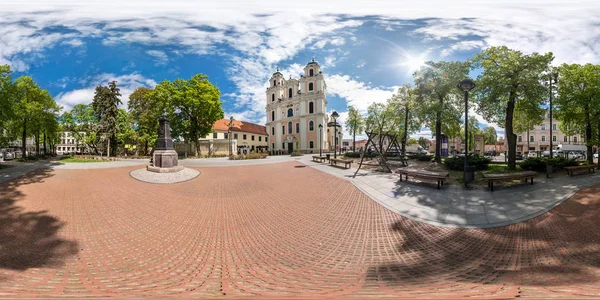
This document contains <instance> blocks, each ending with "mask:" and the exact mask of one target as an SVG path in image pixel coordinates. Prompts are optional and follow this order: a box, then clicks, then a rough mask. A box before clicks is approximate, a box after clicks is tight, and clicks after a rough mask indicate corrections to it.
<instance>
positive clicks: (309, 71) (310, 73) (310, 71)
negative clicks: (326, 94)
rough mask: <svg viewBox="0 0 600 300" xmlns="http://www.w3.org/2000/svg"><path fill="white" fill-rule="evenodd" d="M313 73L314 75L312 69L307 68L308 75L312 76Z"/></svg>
mask: <svg viewBox="0 0 600 300" xmlns="http://www.w3.org/2000/svg"><path fill="white" fill-rule="evenodd" d="M313 75H314V72H313V69H310V70H308V76H313ZM263 82H264V81H263Z"/></svg>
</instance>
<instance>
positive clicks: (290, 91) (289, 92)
mask: <svg viewBox="0 0 600 300" xmlns="http://www.w3.org/2000/svg"><path fill="white" fill-rule="evenodd" d="M288 94H289V97H290V98H292V88H290V89H289V90H288Z"/></svg>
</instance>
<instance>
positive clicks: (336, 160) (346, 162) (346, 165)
mask: <svg viewBox="0 0 600 300" xmlns="http://www.w3.org/2000/svg"><path fill="white" fill-rule="evenodd" d="M337 163H343V164H344V168H346V169H348V168H350V167H352V160H348V159H341V158H329V164H330V165H332V166H333V165H336V166H337Z"/></svg>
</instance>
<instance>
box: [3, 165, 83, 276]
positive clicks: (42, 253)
mask: <svg viewBox="0 0 600 300" xmlns="http://www.w3.org/2000/svg"><path fill="white" fill-rule="evenodd" d="M51 176H53V172H52V170H51V169H50V168H45V169H40V170H36V171H32V172H29V173H28V174H26V175H24V176H21V177H20V178H17V179H13V180H10V181H7V182H3V183H0V268H2V269H8V270H17V271H23V270H27V269H29V268H38V267H57V266H61V265H62V264H63V263H64V260H65V259H66V258H68V257H70V256H72V255H75V254H77V242H75V241H69V240H65V239H63V238H61V237H59V236H58V235H57V233H58V231H59V230H60V229H61V228H62V227H63V226H64V225H65V223H64V222H62V221H60V220H59V219H57V218H56V217H54V216H52V215H50V214H49V213H48V211H45V210H44V211H27V210H26V209H25V208H24V207H21V206H19V205H18V202H19V201H20V200H22V199H24V197H25V196H26V195H25V194H24V193H23V192H22V190H21V187H23V186H26V185H29V184H39V183H42V182H44V180H45V179H47V178H49V177H51ZM1 279H3V278H2V277H0V280H1Z"/></svg>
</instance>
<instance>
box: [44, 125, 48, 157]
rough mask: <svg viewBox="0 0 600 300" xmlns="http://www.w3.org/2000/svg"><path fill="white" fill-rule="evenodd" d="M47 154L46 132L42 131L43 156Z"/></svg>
mask: <svg viewBox="0 0 600 300" xmlns="http://www.w3.org/2000/svg"><path fill="white" fill-rule="evenodd" d="M47 154H48V148H46V132H45V131H44V155H47Z"/></svg>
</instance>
